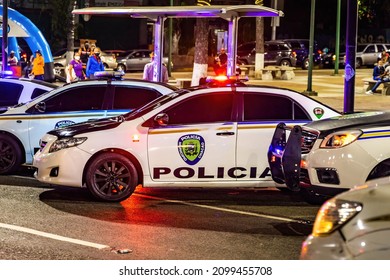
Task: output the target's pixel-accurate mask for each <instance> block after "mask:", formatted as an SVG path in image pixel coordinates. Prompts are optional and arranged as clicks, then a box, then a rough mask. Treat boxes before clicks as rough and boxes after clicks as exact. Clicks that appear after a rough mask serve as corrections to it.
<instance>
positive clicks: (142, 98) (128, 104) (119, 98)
mask: <svg viewBox="0 0 390 280" xmlns="http://www.w3.org/2000/svg"><path fill="white" fill-rule="evenodd" d="M160 95H161V94H160V93H159V92H157V91H155V90H152V89H148V88H140V87H118V86H117V87H115V96H114V105H113V107H114V109H135V108H138V107H141V106H143V105H145V104H146V103H149V102H150V101H152V100H154V99H156V98H157V97H159V96H160Z"/></svg>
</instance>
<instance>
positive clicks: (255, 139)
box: [34, 82, 339, 202]
mask: <svg viewBox="0 0 390 280" xmlns="http://www.w3.org/2000/svg"><path fill="white" fill-rule="evenodd" d="M217 84H218V82H215V83H214V84H212V85H210V84H209V83H207V84H206V86H199V87H197V88H191V89H188V90H180V91H177V92H173V93H171V94H168V95H165V96H162V97H160V98H158V99H156V100H154V101H152V102H151V103H149V104H147V105H145V106H144V107H142V108H139V109H138V110H136V111H134V112H132V113H129V114H126V115H123V116H121V118H112V119H104V120H100V121H91V122H86V123H82V124H76V125H73V126H69V127H67V128H64V129H58V130H53V131H50V132H48V133H47V134H46V135H45V136H43V137H42V139H41V149H40V150H39V151H38V152H37V153H36V154H35V156H34V166H35V167H36V168H37V172H36V177H37V179H38V180H40V181H42V182H48V183H49V182H50V183H52V184H58V185H67V186H73V187H82V186H85V185H86V186H87V188H88V190H89V191H90V192H91V193H92V194H93V195H94V197H95V198H97V199H100V200H104V201H111V202H114V201H122V200H124V199H126V198H127V197H129V196H130V195H131V194H132V193H133V191H134V189H135V187H136V186H137V185H139V184H142V185H143V186H144V187H163V188H169V187H174V188H188V187H202V188H214V187H219V188H222V187H234V188H237V187H241V188H245V187H246V188H253V187H269V186H270V183H271V184H272V180H271V178H270V177H269V167H268V163H267V157H266V155H267V151H268V143H267V139H268V140H269V139H270V138H271V137H272V133H273V130H274V127H275V125H276V123H277V120H285V121H286V122H288V123H291V124H293V123H294V124H297V123H307V122H308V121H309V120H316V119H318V118H327V117H330V116H335V115H339V113H338V112H337V111H335V110H333V109H331V108H329V107H328V106H326V105H323V104H321V103H319V102H317V101H315V100H314V99H311V98H309V97H308V96H305V95H303V94H301V93H298V92H295V91H292V90H288V89H282V88H276V87H265V86H251V85H245V84H242V83H240V82H238V83H231V84H228V83H225V85H224V86H221V85H220V86H216V85H217ZM205 112H207V113H205ZM319 113H321V114H319ZM107 135H109V137H107ZM110 178H111V179H110Z"/></svg>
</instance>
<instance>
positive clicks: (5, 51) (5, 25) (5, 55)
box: [1, 0, 8, 71]
mask: <svg viewBox="0 0 390 280" xmlns="http://www.w3.org/2000/svg"><path fill="white" fill-rule="evenodd" d="M2 24H3V26H2V28H3V34H2V46H3V47H2V63H3V65H2V69H1V70H2V71H5V70H6V69H7V61H8V0H5V1H3V23H2Z"/></svg>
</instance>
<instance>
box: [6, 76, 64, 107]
mask: <svg viewBox="0 0 390 280" xmlns="http://www.w3.org/2000/svg"><path fill="white" fill-rule="evenodd" d="M57 87H58V86H57V85H54V84H50V83H47V82H44V81H38V80H30V79H25V78H20V79H13V78H5V79H0V93H1V94H0V110H3V111H4V110H6V109H7V108H8V107H10V106H14V105H16V104H19V103H25V102H28V101H30V100H31V99H34V98H36V97H38V96H40V95H42V94H44V93H46V92H48V91H51V90H53V89H55V88H57Z"/></svg>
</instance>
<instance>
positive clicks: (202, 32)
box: [191, 18, 209, 86]
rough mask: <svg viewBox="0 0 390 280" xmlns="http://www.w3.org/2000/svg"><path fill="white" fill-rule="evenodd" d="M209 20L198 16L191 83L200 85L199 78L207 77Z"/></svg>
mask: <svg viewBox="0 0 390 280" xmlns="http://www.w3.org/2000/svg"><path fill="white" fill-rule="evenodd" d="M208 34H209V20H208V19H207V18H197V19H196V24H195V30H194V35H195V54H194V67H193V72H192V81H191V85H192V86H196V85H199V79H200V78H203V77H207V69H208Z"/></svg>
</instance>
